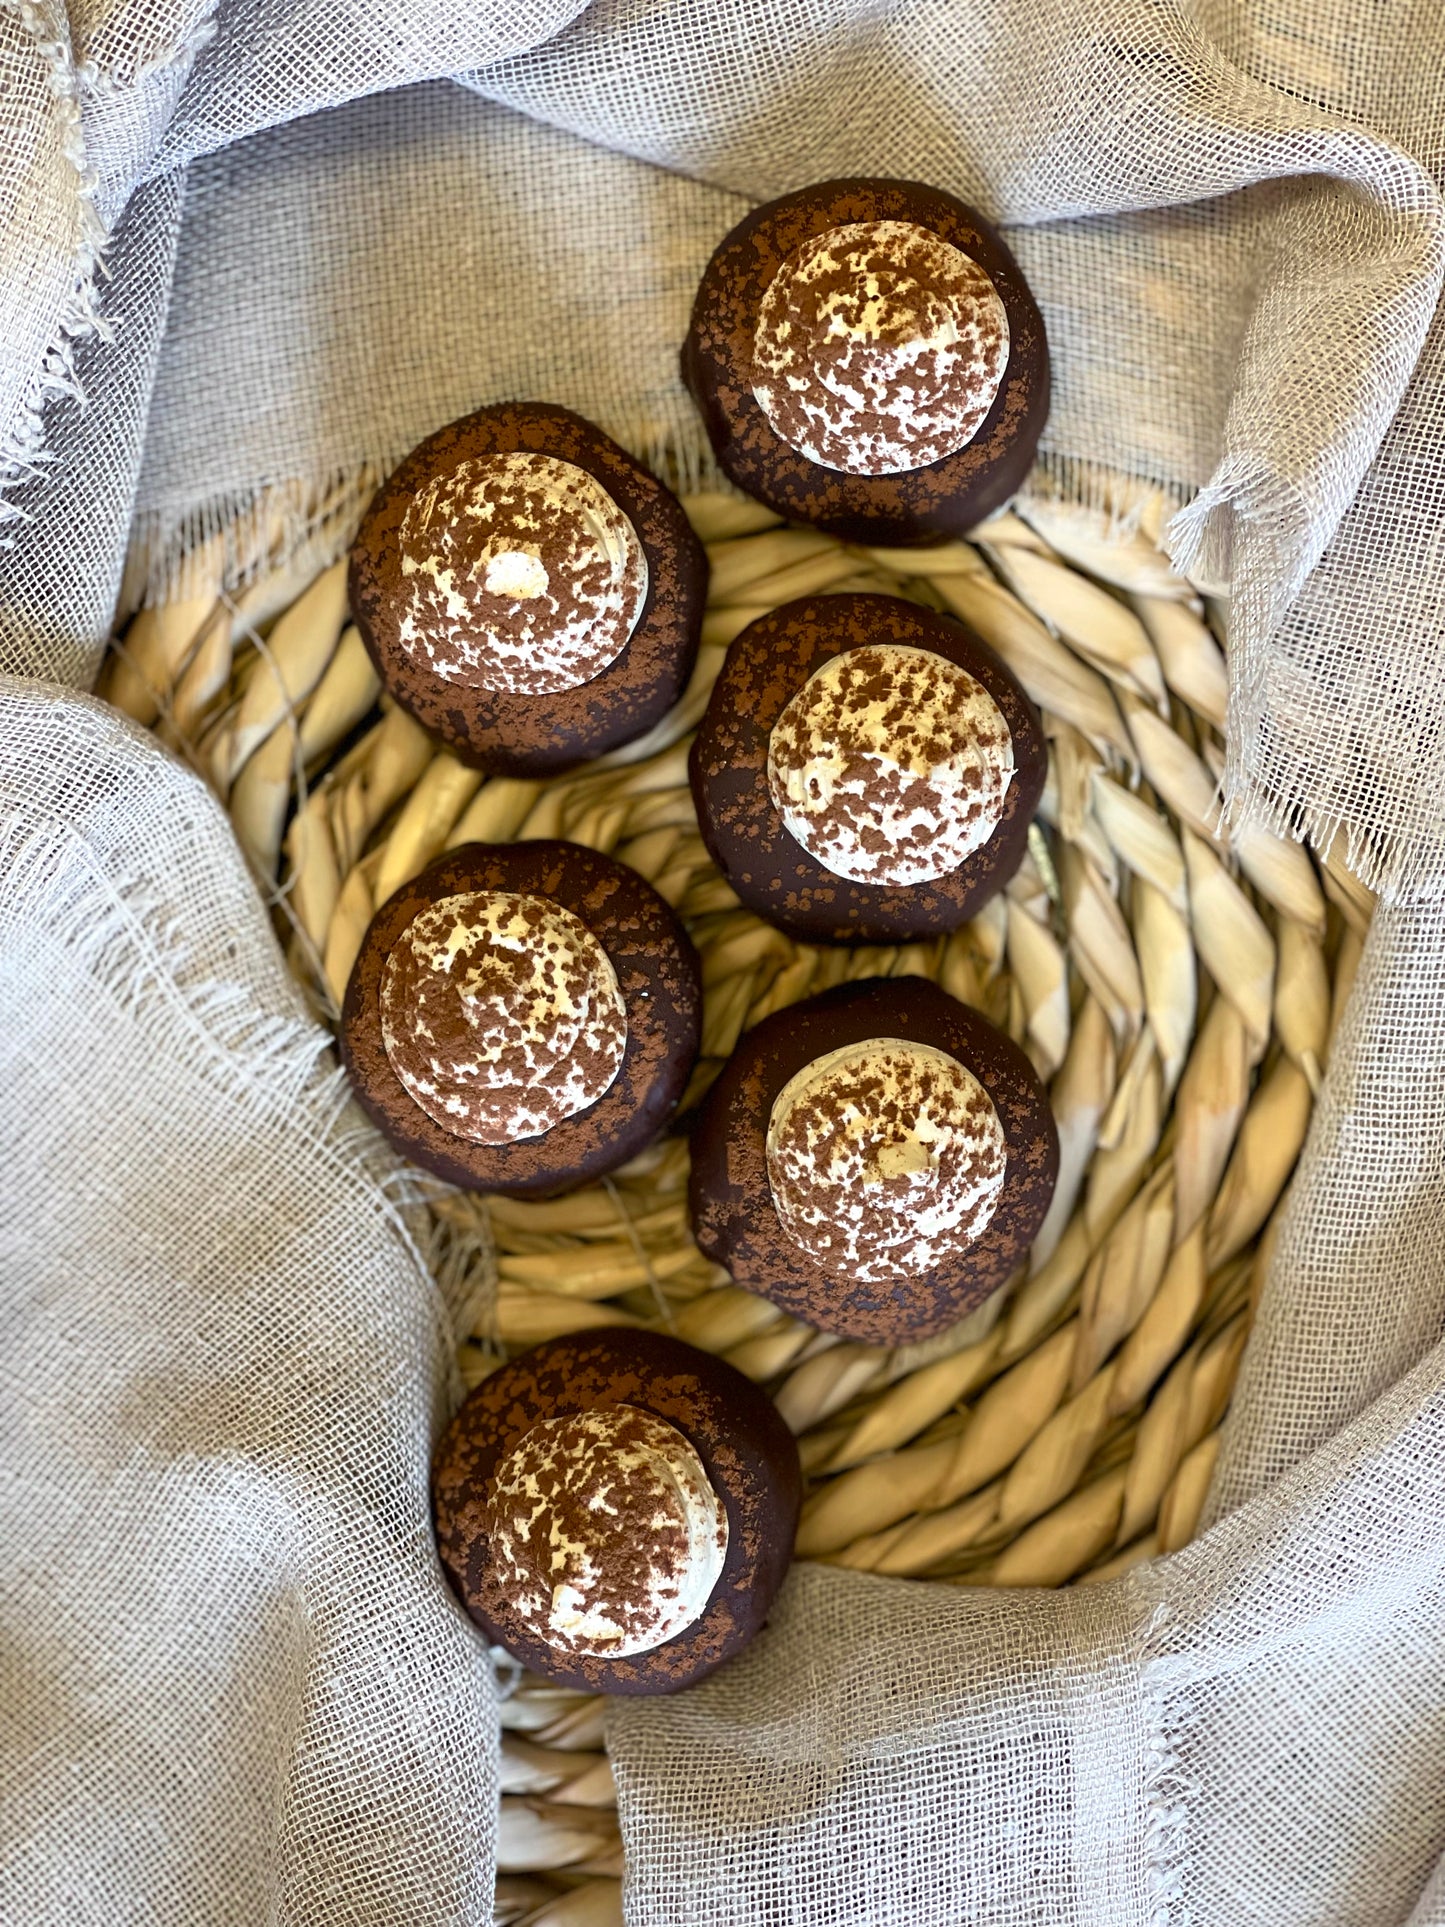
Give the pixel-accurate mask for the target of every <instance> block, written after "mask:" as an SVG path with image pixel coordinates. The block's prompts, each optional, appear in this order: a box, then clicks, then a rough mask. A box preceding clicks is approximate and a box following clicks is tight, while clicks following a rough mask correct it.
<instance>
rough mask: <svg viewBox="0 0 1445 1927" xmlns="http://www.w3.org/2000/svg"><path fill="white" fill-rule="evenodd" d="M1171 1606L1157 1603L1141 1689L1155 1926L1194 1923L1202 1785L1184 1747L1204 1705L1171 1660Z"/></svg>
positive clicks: (1149, 1893)
mask: <svg viewBox="0 0 1445 1927" xmlns="http://www.w3.org/2000/svg"><path fill="white" fill-rule="evenodd" d="M1171 1622H1172V1615H1171V1613H1170V1611H1169V1608H1168V1607H1167V1606H1166V1605H1164V1604H1163V1603H1162V1602H1160V1603H1159V1604H1157V1605H1156V1606H1155V1608H1154V1611H1153V1613H1152V1614H1151V1615H1150V1618H1149V1622H1148V1624H1147V1625H1146V1626H1145V1628H1144V1635H1143V1641H1142V1651H1141V1653H1140V1668H1139V1679H1140V1693H1141V1699H1142V1707H1143V1715H1144V1760H1143V1794H1144V1879H1145V1895H1146V1901H1147V1905H1148V1914H1147V1918H1148V1920H1149V1923H1150V1927H1189V1923H1190V1921H1191V1918H1192V1915H1191V1912H1190V1908H1189V1904H1188V1900H1187V1898H1186V1894H1185V1879H1186V1876H1187V1873H1188V1869H1189V1816H1190V1810H1191V1807H1192V1805H1193V1802H1194V1800H1195V1798H1196V1796H1197V1794H1198V1790H1199V1789H1198V1784H1197V1782H1196V1780H1195V1778H1194V1776H1193V1775H1192V1774H1191V1773H1189V1772H1188V1771H1187V1769H1186V1768H1185V1766H1184V1763H1183V1759H1182V1756H1181V1753H1180V1749H1179V1741H1180V1738H1181V1736H1182V1735H1183V1734H1184V1733H1186V1732H1187V1731H1188V1729H1189V1727H1190V1726H1191V1725H1193V1724H1194V1722H1195V1721H1196V1720H1197V1718H1198V1709H1197V1707H1196V1705H1195V1703H1194V1701H1193V1700H1192V1699H1191V1698H1190V1696H1189V1693H1188V1691H1187V1689H1186V1688H1185V1686H1184V1685H1183V1683H1182V1682H1181V1680H1180V1679H1179V1677H1178V1676H1177V1673H1176V1669H1175V1668H1174V1667H1173V1665H1172V1664H1171V1661H1170V1658H1169V1657H1168V1653H1167V1648H1166V1636H1167V1634H1168V1631H1169V1628H1170V1625H1171Z"/></svg>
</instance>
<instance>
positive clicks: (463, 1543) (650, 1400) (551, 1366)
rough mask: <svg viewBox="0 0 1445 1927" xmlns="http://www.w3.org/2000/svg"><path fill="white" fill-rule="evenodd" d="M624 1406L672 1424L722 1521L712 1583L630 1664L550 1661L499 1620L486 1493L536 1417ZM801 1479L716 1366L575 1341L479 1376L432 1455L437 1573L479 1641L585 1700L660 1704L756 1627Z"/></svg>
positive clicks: (656, 1350) (667, 1345)
mask: <svg viewBox="0 0 1445 1927" xmlns="http://www.w3.org/2000/svg"><path fill="white" fill-rule="evenodd" d="M604 1405H635V1406H641V1407H642V1408H643V1409H645V1410H646V1411H649V1412H655V1413H656V1414H657V1416H658V1417H659V1418H662V1419H666V1420H667V1422H668V1423H669V1424H671V1425H675V1426H676V1427H677V1429H678V1430H679V1431H680V1432H682V1433H683V1434H684V1435H685V1436H686V1437H687V1438H688V1440H689V1441H690V1442H691V1444H692V1446H693V1449H694V1451H696V1453H697V1455H698V1457H699V1458H700V1459H701V1460H702V1463H703V1467H704V1469H705V1470H706V1472H707V1475H708V1478H709V1480H710V1481H711V1483H712V1486H713V1489H714V1490H715V1491H716V1492H717V1493H718V1495H719V1496H720V1497H721V1499H722V1501H723V1504H724V1506H725V1508H726V1510H727V1518H728V1547H727V1557H726V1560H725V1561H724V1564H723V1570H722V1576H721V1578H720V1579H719V1580H718V1583H717V1586H716V1588H715V1589H714V1592H713V1595H712V1598H711V1600H710V1601H709V1603H708V1606H707V1609H706V1611H705V1612H704V1613H703V1615H702V1617H701V1618H700V1619H698V1620H695V1621H694V1622H693V1624H692V1625H691V1626H689V1627H687V1628H686V1629H685V1630H684V1631H683V1632H681V1633H679V1634H678V1635H677V1637H676V1638H675V1639H671V1640H669V1641H667V1643H666V1644H665V1645H662V1646H658V1647H655V1648H654V1649H653V1650H652V1651H651V1652H648V1653H639V1654H637V1655H635V1656H633V1657H631V1658H616V1659H608V1658H602V1657H600V1656H597V1655H590V1654H576V1653H560V1652H557V1651H555V1650H554V1649H553V1648H552V1647H550V1646H548V1645H547V1644H545V1643H544V1642H543V1641H541V1640H540V1639H538V1638H537V1637H536V1636H535V1635H534V1634H532V1633H530V1632H529V1631H528V1630H527V1628H526V1627H525V1625H523V1624H522V1623H520V1621H519V1620H518V1619H517V1618H516V1617H515V1616H514V1615H513V1614H512V1613H511V1612H510V1611H509V1602H508V1600H507V1599H506V1598H505V1596H503V1595H502V1593H501V1592H500V1591H499V1589H498V1587H497V1586H496V1584H495V1583H494V1571H493V1567H492V1564H491V1561H490V1560H489V1557H488V1546H487V1534H486V1526H485V1518H486V1510H487V1502H488V1497H489V1494H490V1491H491V1482H492V1479H493V1477H494V1475H495V1473H496V1470H497V1467H498V1466H499V1465H500V1464H501V1463H502V1462H503V1460H505V1458H506V1457H507V1455H508V1454H509V1453H510V1452H511V1450H512V1448H513V1447H514V1446H515V1445H516V1444H517V1443H518V1441H519V1440H520V1439H521V1438H522V1436H523V1435H524V1433H526V1432H527V1431H529V1430H530V1429H531V1427H532V1426H533V1425H535V1424H536V1423H537V1422H538V1421H539V1420H541V1419H548V1418H559V1417H563V1416H566V1415H568V1414H570V1413H573V1412H583V1411H588V1410H591V1409H593V1408H595V1407H598V1406H604ZM801 1503H802V1473H801V1470H800V1468H799V1464H798V1449H797V1446H796V1445H795V1444H794V1443H793V1437H792V1434H791V1433H790V1432H789V1430H788V1428H787V1426H786V1425H785V1424H784V1423H783V1421H782V1419H781V1418H780V1417H779V1415H778V1413H777V1410H776V1409H775V1407H774V1406H773V1404H772V1401H771V1400H770V1399H769V1398H768V1397H767V1396H766V1395H765V1394H764V1393H763V1392H761V1391H759V1389H758V1388H757V1386H756V1385H754V1384H752V1383H751V1381H750V1380H748V1379H746V1378H744V1377H743V1375H742V1373H741V1372H738V1371H735V1370H734V1368H733V1367H732V1366H731V1365H728V1364H726V1363H725V1362H724V1361H723V1360H722V1359H720V1358H713V1357H711V1356H710V1355H709V1354H708V1353H706V1352H701V1351H697V1350H695V1349H694V1347H693V1346H691V1345H684V1344H683V1343H682V1341H681V1340H680V1339H676V1338H669V1337H666V1336H664V1335H663V1334H662V1333H660V1332H643V1331H629V1330H618V1329H616V1328H615V1327H610V1328H607V1329H605V1330H599V1331H584V1332H578V1333H575V1334H574V1335H572V1336H571V1337H568V1338H559V1339H554V1340H552V1341H551V1342H550V1343H549V1344H545V1345H538V1346H537V1347H536V1348H535V1349H534V1350H533V1351H530V1352H524V1353H523V1354H522V1356H521V1357H520V1358H516V1359H513V1360H512V1362H511V1363H510V1364H509V1365H504V1366H503V1367H502V1368H501V1370H500V1371H497V1372H494V1373H493V1374H492V1376H491V1377H490V1378H487V1379H484V1380H483V1381H482V1383H481V1384H480V1385H479V1386H478V1387H477V1389H476V1391H474V1392H473V1393H472V1395H471V1397H470V1398H469V1399H468V1400H467V1401H466V1403H465V1404H464V1405H463V1406H462V1408H461V1410H460V1411H459V1412H458V1413H457V1415H456V1417H455V1419H453V1421H452V1424H451V1427H450V1429H449V1430H448V1432H447V1434H446V1436H445V1438H444V1439H443V1440H442V1443H441V1447H440V1449H439V1450H438V1452H437V1456H436V1461H435V1465H434V1467H433V1474H432V1504H433V1512H434V1517H435V1523H436V1534H437V1545H438V1548H439V1550H440V1553H441V1560H442V1567H443V1570H444V1571H445V1572H446V1575H447V1578H448V1579H449V1581H450V1582H451V1585H452V1589H453V1590H454V1591H455V1593H456V1595H457V1597H458V1598H459V1599H460V1600H461V1602H462V1604H463V1605H464V1606H465V1607H466V1609H467V1611H468V1612H469V1613H470V1614H471V1616H472V1618H473V1619H474V1620H476V1622H477V1624H478V1625H479V1626H480V1627H481V1628H482V1630H483V1631H484V1632H485V1633H486V1634H487V1636H488V1638H489V1639H492V1640H494V1641H495V1642H496V1643H497V1644H499V1645H502V1646H505V1647H506V1649H507V1650H508V1652H510V1653H514V1654H515V1655H516V1657H517V1658H518V1659H520V1660H521V1661H522V1663H523V1664H524V1665H526V1666H528V1667H530V1668H532V1670H533V1671H534V1672H538V1673H541V1674H543V1675H545V1676H546V1677H547V1678H548V1679H553V1680H556V1681H557V1682H558V1683H559V1684H560V1685H563V1686H576V1687H580V1688H583V1689H585V1690H586V1691H588V1692H593V1693H626V1694H639V1693H672V1692H675V1691H676V1690H677V1689H678V1688H679V1687H682V1686H690V1685H692V1684H693V1682H694V1681H696V1680H699V1679H702V1678H703V1677H704V1675H705V1674H707V1673H710V1672H712V1671H713V1670H714V1669H715V1668H716V1667H718V1666H721V1665H722V1663H723V1661H724V1660H726V1659H730V1658H731V1657H732V1655H733V1654H734V1653H736V1652H739V1651H740V1650H741V1649H742V1648H743V1647H744V1646H745V1645H747V1643H748V1641H749V1640H750V1639H752V1638H753V1637H754V1635H755V1634H756V1633H757V1632H758V1631H759V1629H760V1628H761V1626H762V1624H763V1622H764V1620H765V1619H766V1618H767V1615H768V1611H769V1608H770V1607H771V1605H772V1603H773V1599H774V1597H775V1596H776V1594H777V1590H778V1587H779V1586H780V1585H781V1584H782V1580H783V1575H784V1573H785V1572H786V1571H787V1569H788V1562H789V1559H790V1558H791V1556H792V1550H793V1538H794V1535H795V1533H796V1531H797V1526H798V1509H799V1506H800V1505H801Z"/></svg>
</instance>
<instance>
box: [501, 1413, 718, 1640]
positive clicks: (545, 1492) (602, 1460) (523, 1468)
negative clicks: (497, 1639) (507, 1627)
mask: <svg viewBox="0 0 1445 1927" xmlns="http://www.w3.org/2000/svg"><path fill="white" fill-rule="evenodd" d="M486 1527H487V1537H488V1544H489V1547H490V1552H491V1557H492V1559H493V1561H494V1562H495V1565H496V1568H497V1578H498V1583H499V1585H500V1586H501V1588H502V1589H503V1590H504V1591H505V1592H506V1594H507V1596H508V1598H509V1600H510V1602H511V1605H512V1607H513V1610H514V1611H515V1612H516V1613H517V1614H518V1616H519V1617H520V1618H521V1619H523V1620H524V1621H525V1623H526V1624H527V1626H528V1627H529V1629H530V1630H531V1632H532V1633H533V1634H534V1635H535V1636H536V1637H537V1638H539V1639H542V1640H545V1641H546V1642H547V1644H548V1645H550V1646H553V1647H556V1648H558V1649H559V1650H560V1651H562V1652H567V1653H588V1654H596V1655H599V1656H600V1657H603V1658H617V1659H620V1658H625V1657H627V1656H628V1655H629V1654H633V1653H645V1652H650V1651H651V1650H652V1648H653V1647H655V1646H661V1645H662V1644H663V1643H664V1642H665V1641H667V1640H669V1639H675V1638H676V1637H677V1635H678V1634H679V1633H680V1632H684V1631H685V1630H686V1629H687V1627H689V1626H691V1625H692V1624H693V1623H694V1621H696V1620H698V1619H700V1618H701V1617H702V1615H703V1613H704V1611H705V1610H706V1608H707V1603H708V1601H709V1599H710V1598H711V1597H712V1594H713V1590H714V1588H715V1587H716V1585H717V1582H718V1580H719V1579H720V1578H721V1576H722V1569H723V1562H724V1560H725V1559H726V1557H727V1545H728V1522H727V1511H726V1509H725V1507H724V1505H723V1502H722V1500H721V1498H720V1497H719V1496H718V1494H717V1492H716V1491H715V1489H714V1488H713V1485H712V1482H711V1480H710V1479H709V1478H708V1476H707V1471H706V1469H705V1467H704V1466H703V1463H702V1460H701V1459H700V1458H699V1457H698V1455H697V1453H696V1451H695V1450H694V1449H693V1447H692V1445H691V1443H690V1441H689V1440H688V1439H687V1438H685V1437H684V1435H683V1434H682V1433H681V1432H680V1431H678V1429H677V1427H676V1426H675V1425H669V1424H668V1422H667V1421H666V1420H665V1419H662V1418H659V1417H658V1416H657V1414H656V1413H654V1412H647V1411H644V1410H642V1409H641V1408H640V1407H638V1406H634V1405H609V1406H601V1407H596V1408H594V1409H592V1410H590V1411H586V1412H577V1413H574V1414H572V1415H571V1416H569V1417H566V1418H553V1419H543V1420H541V1421H540V1422H539V1423H538V1424H536V1425H534V1426H533V1427H532V1429H531V1430H530V1431H529V1432H527V1433H525V1434H524V1435H523V1437H522V1438H521V1440H520V1441H519V1442H518V1443H517V1444H516V1445H515V1446H514V1447H513V1449H512V1451H511V1452H510V1453H509V1454H508V1456H507V1457H506V1458H505V1459H504V1460H503V1461H502V1463H501V1465H500V1466H499V1467H498V1468H497V1472H496V1476H495V1479H494V1481H493V1485H492V1492H491V1496H490V1499H489V1501H488V1506H487V1520H486Z"/></svg>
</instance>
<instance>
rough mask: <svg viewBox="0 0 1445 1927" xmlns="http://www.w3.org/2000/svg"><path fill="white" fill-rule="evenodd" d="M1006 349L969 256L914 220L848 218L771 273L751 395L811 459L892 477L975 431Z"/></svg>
mask: <svg viewBox="0 0 1445 1927" xmlns="http://www.w3.org/2000/svg"><path fill="white" fill-rule="evenodd" d="M1008 356H1009V326H1008V315H1007V312H1006V311H1005V309H1004V305H1003V302H1002V300H1001V299H1000V298H999V293H998V289H997V288H996V287H995V286H994V284H993V281H992V280H991V279H990V277H989V275H988V274H987V273H986V272H985V271H984V269H983V268H982V267H980V266H979V264H978V262H977V261H975V260H973V259H972V258H971V257H970V256H969V255H967V254H965V253H964V252H963V251H962V249H961V248H956V247H954V246H953V245H952V243H950V242H948V241H945V240H944V239H943V238H942V236H941V235H938V234H935V233H934V232H933V231H932V230H931V229H929V228H925V227H919V226H917V225H916V224H915V223H914V222H912V221H856V222H851V223H849V224H848V225H846V226H843V227H835V228H829V229H827V231H826V232H825V233H822V234H815V235H813V236H812V237H811V238H810V239H809V240H807V241H805V242H804V243H803V245H802V246H801V247H799V248H796V249H794V251H793V252H792V253H791V254H790V255H789V256H788V257H787V259H786V260H785V261H784V262H783V263H782V265H781V266H780V267H779V269H778V271H777V273H776V274H775V275H774V276H773V279H772V281H771V282H770V283H769V285H768V288H767V292H766V293H765V294H764V296H763V299H762V303H761V305H760V307H759V310H758V319H757V324H756V328H755V331H754V336H753V394H754V395H755V396H756V398H757V402H758V406H759V407H760V408H761V409H762V411H763V413H764V414H765V415H766V416H767V418H768V420H769V422H770V423H771V424H772V427H773V429H774V431H775V432H776V433H777V434H778V435H780V436H781V437H782V439H783V440H784V441H785V442H787V443H788V445H789V446H790V447H792V448H795V449H796V450H797V451H798V453H799V454H800V455H805V456H806V457H807V458H808V460H809V461H810V462H816V463H817V464H818V465H819V466H820V467H822V468H832V469H840V470H842V471H843V472H845V473H847V474H850V475H899V474H903V473H905V472H906V471H908V470H910V469H915V468H926V467H927V466H928V464H929V463H930V462H938V461H942V459H943V458H944V456H946V455H953V454H956V453H957V452H958V450H959V449H961V448H964V447H966V446H967V444H968V443H969V442H971V441H972V440H973V438H974V436H975V435H976V434H977V433H978V431H979V429H980V428H981V427H982V426H983V423H984V420H985V418H986V417H987V415H988V412H989V410H990V409H991V408H992V407H993V404H994V400H995V397H996V396H997V394H998V391H999V388H1000V386H1001V385H1002V382H1003V378H1004V372H1005V370H1006V369H1007V367H1008Z"/></svg>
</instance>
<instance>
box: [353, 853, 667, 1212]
mask: <svg viewBox="0 0 1445 1927" xmlns="http://www.w3.org/2000/svg"><path fill="white" fill-rule="evenodd" d="M701 1021H702V986H701V977H700V973H699V969H698V960H697V953H696V952H695V951H694V949H693V947H692V944H691V942H690V941H689V939H688V937H687V934H686V932H685V931H684V930H683V928H682V925H681V924H680V923H679V922H678V920H677V918H676V917H675V916H674V914H673V912H672V910H671V909H670V908H669V906H668V905H667V904H666V903H665V902H664V901H663V899H662V898H661V897H660V896H659V895H658V894H657V892H656V891H655V890H654V889H653V888H652V886H651V885H650V884H649V883H646V882H644V880H643V879H642V878H641V877H640V876H638V874H637V873H636V871H635V870H629V869H628V868H627V866H626V865H625V864H622V863H615V862H614V861H613V860H612V858H611V857H606V856H602V855H600V854H599V853H598V852H597V851H596V850H589V849H586V848H584V847H583V846H582V845H581V844H579V843H561V842H552V841H538V842H535V843H498V844H492V843H467V844H463V845H462V847H461V848H460V849H456V850H451V851H449V852H448V853H447V854H446V855H445V856H442V857H438V858H437V860H436V862H435V863H432V864H430V865H429V866H428V867H427V868H426V869H425V870H423V871H422V873H421V875H420V876H418V877H414V878H413V879H412V881H411V882H410V883H405V884H403V885H402V887H401V889H399V890H398V891H397V892H396V894H395V895H394V896H392V897H390V898H389V899H388V900H387V901H386V902H385V903H384V904H383V905H382V906H381V908H380V909H379V910H378V911H377V913H376V915H375V916H374V917H373V918H372V920H371V924H370V927H369V928H368V930H367V932H366V935H365V937H364V938H363V939H362V944H361V950H360V952H359V953H358V955H357V959H356V963H355V965H354V967H353V969H352V972H351V978H350V981H349V982H348V984H347V986H346V999H345V1003H344V1005H343V1007H342V1013H341V1054H342V1060H343V1062H344V1063H345V1065H346V1069H347V1071H348V1073H349V1075H350V1077H351V1081H352V1084H353V1085H354V1086H355V1089H356V1094H357V1096H358V1097H359V1098H360V1100H361V1103H362V1105H363V1106H364V1107H365V1109H366V1110H367V1111H368V1112H369V1113H370V1114H371V1116H372V1117H373V1118H374V1119H375V1121H376V1122H377V1123H378V1124H379V1125H380V1126H381V1128H382V1130H383V1131H384V1132H385V1133H386V1135H387V1136H388V1137H389V1138H390V1139H391V1141H392V1143H393V1144H395V1145H396V1146H397V1147H398V1149H400V1150H402V1151H404V1152H405V1153H406V1154H407V1156H408V1157H410V1158H412V1159H414V1160H415V1161H416V1163H418V1164H421V1165H425V1166H426V1168H427V1169H428V1170H429V1171H435V1172H436V1173H437V1174H438V1175H439V1176H440V1177H443V1178H446V1179H448V1180H449V1182H451V1183H453V1184H461V1185H467V1186H469V1187H472V1188H474V1189H478V1190H485V1191H505V1192H509V1193H512V1194H515V1195H519V1196H521V1195H527V1194H536V1193H545V1192H554V1191H561V1190H565V1189H567V1188H568V1187H569V1186H571V1185H574V1184H581V1183H583V1182H585V1181H586V1180H587V1179H589V1178H595V1177H598V1176H600V1175H601V1174H602V1173H603V1172H604V1171H611V1170H613V1169H615V1168H616V1166H617V1165H619V1164H625V1163H626V1161H627V1159H628V1158H630V1157H633V1156H635V1155H636V1153H637V1152H638V1151H640V1150H642V1149H643V1147H644V1146H645V1145H647V1144H649V1143H651V1141H652V1139H653V1138H655V1137H656V1136H657V1134H658V1132H659V1131H660V1130H661V1129H662V1128H663V1126H664V1125H665V1124H666V1123H667V1120H668V1118H669V1117H670V1116H671V1115H672V1112H673V1110H674V1108H675V1106H676V1104H677V1101H678V1099H679V1097H680V1096H681V1095H682V1092H683V1088H684V1086H685V1085H686V1083H687V1079H688V1074H689V1072H690V1071H691V1069H692V1063H693V1059H694V1057H695V1056H696V1055H697V1047H698V1038H699V1032H700V1027H701Z"/></svg>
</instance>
